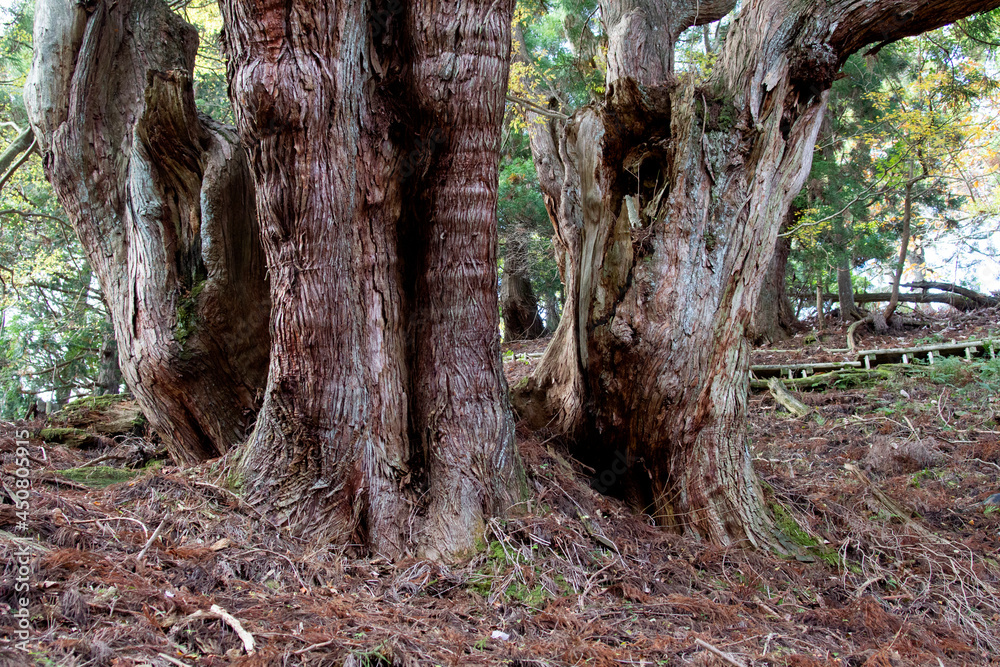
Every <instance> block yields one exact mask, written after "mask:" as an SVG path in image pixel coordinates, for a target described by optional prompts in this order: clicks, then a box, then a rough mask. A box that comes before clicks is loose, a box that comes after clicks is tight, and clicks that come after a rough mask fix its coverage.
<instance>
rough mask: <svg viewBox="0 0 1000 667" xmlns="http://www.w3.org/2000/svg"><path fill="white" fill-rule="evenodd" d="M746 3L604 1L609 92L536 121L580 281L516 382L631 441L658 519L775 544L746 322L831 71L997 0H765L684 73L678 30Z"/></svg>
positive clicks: (638, 475) (550, 199)
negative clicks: (752, 414) (750, 387)
mask: <svg viewBox="0 0 1000 667" xmlns="http://www.w3.org/2000/svg"><path fill="white" fill-rule="evenodd" d="M734 5H735V2H734V1H733V0H728V1H724V2H717V3H716V2H706V1H704V0H677V1H675V2H666V3H649V2H644V0H603V1H602V3H601V7H602V13H603V16H604V17H605V20H606V22H607V24H608V36H609V45H608V77H607V96H606V99H605V101H604V102H603V103H602V104H600V105H598V106H596V107H587V108H584V109H582V110H580V111H578V112H577V113H576V114H574V115H573V117H572V118H571V119H570V120H569V121H568V122H566V123H565V124H557V123H556V122H555V121H552V120H548V121H547V123H548V128H549V129H548V131H547V132H540V131H533V132H532V134H531V140H532V152H533V154H534V157H535V162H536V166H537V167H538V171H539V181H540V183H541V185H542V187H543V189H545V194H546V202H547V204H548V205H549V211H550V214H551V215H552V217H553V221H554V224H555V227H556V235H557V238H558V240H559V244H560V246H561V247H562V248H563V249H564V250H565V261H564V264H563V269H564V270H563V278H564V282H565V291H566V294H567V299H566V307H565V312H564V317H563V318H562V320H561V322H560V326H559V329H558V330H557V332H556V334H555V336H554V338H553V342H552V343H551V344H550V346H549V348H548V350H547V351H546V354H545V356H544V357H543V359H542V361H541V362H540V363H539V365H538V367H537V368H536V371H535V373H534V374H533V376H532V377H531V378H529V379H528V380H527V381H526V382H525V383H524V384H522V385H520V386H518V387H517V388H516V390H515V397H514V398H515V405H516V406H517V407H518V410H519V411H520V412H521V413H522V414H523V415H524V416H526V417H527V418H528V419H529V420H531V421H532V422H534V423H535V424H536V425H539V426H540V425H549V426H555V427H557V428H560V429H561V430H563V431H564V432H566V433H569V434H572V435H574V436H576V438H577V439H578V442H579V443H580V444H581V450H582V451H581V454H580V455H581V456H587V455H588V454H589V457H588V458H589V459H590V460H591V461H592V465H595V466H599V465H610V464H611V463H610V461H611V460H610V459H609V458H607V456H608V453H609V452H615V451H621V452H625V454H624V455H625V457H626V462H627V467H628V468H629V471H628V473H626V474H625V475H624V476H622V489H621V490H622V491H623V492H624V493H626V494H627V495H628V496H629V497H631V499H632V500H633V501H634V502H635V503H636V505H637V506H639V507H642V508H645V509H646V510H647V511H649V512H650V513H651V514H653V515H654V516H655V517H656V518H657V520H659V521H660V522H661V523H663V524H665V525H668V526H673V527H676V528H677V529H680V530H685V531H690V532H692V533H696V534H699V535H701V536H703V537H706V538H708V539H711V540H714V541H716V542H720V543H724V544H725V543H731V542H734V541H742V540H747V541H749V542H751V543H754V544H762V543H773V538H772V536H771V533H772V528H771V527H770V525H769V520H768V519H767V517H766V513H765V511H764V508H763V502H762V498H761V493H760V489H759V485H758V482H757V478H756V476H755V474H754V472H753V468H752V465H751V459H750V453H749V450H748V447H747V442H746V433H745V430H744V422H745V415H746V395H747V377H748V373H747V371H748V367H749V355H748V349H747V344H746V342H745V339H744V333H745V332H746V330H747V327H748V325H749V322H750V315H751V312H752V310H753V306H754V303H755V302H756V300H757V298H758V295H759V292H760V290H761V286H762V283H763V281H764V277H765V274H766V272H767V267H768V264H769V260H770V258H771V254H772V253H773V250H774V247H775V240H776V237H777V233H778V228H779V226H780V223H781V221H782V219H783V218H784V217H785V215H786V214H787V213H788V209H789V206H790V204H791V202H792V199H793V198H794V197H795V195H796V194H797V193H798V191H799V189H800V188H801V186H802V183H803V181H804V179H805V178H806V176H807V175H808V173H809V169H810V166H811V159H812V152H813V147H814V143H815V140H816V135H817V133H818V131H819V126H820V123H821V121H822V117H823V112H824V110H825V107H826V101H827V95H828V91H829V87H830V85H831V83H832V81H833V78H834V75H835V74H836V71H837V69H838V68H839V67H840V65H841V64H842V63H843V62H844V61H845V60H846V59H847V57H848V56H849V55H850V54H851V53H853V52H854V51H857V50H858V49H861V48H862V47H864V46H865V45H867V44H872V43H875V44H881V43H886V42H889V41H892V40H895V39H899V38H901V37H904V36H907V35H914V34H918V33H920V32H923V31H926V30H930V29H933V28H937V27H939V26H941V25H944V24H947V23H950V22H952V21H955V20H956V19H958V18H961V17H963V16H966V15H969V14H972V13H975V12H977V11H982V10H986V9H991V8H993V7H996V6H998V5H1000V0H972V1H968V0H950V1H949V0H936V1H935V0H828V1H825V2H809V1H805V0H795V1H792V2H789V0H750V1H749V2H747V3H744V7H743V9H742V10H741V13H740V16H739V17H738V18H737V19H736V20H735V21H734V23H733V26H732V28H731V29H730V32H729V35H728V36H727V39H726V42H725V44H724V45H723V47H722V50H721V52H720V57H719V60H718V62H717V64H716V66H715V68H714V70H713V75H712V77H711V79H710V80H709V81H707V82H706V83H705V85H704V86H697V87H696V86H695V85H693V84H690V83H685V84H681V83H678V82H677V81H676V80H675V79H674V77H673V76H672V71H671V68H672V57H673V56H672V51H673V45H674V41H675V39H676V36H677V35H678V34H679V33H680V31H681V30H683V29H684V28H685V27H687V26H689V25H694V24H697V23H698V22H700V21H702V20H710V18H709V16H712V17H718V16H719V15H721V13H724V12H726V11H728V10H730V9H731V8H732V7H733V6H734ZM664 36H665V37H667V39H664ZM602 459H603V463H602Z"/></svg>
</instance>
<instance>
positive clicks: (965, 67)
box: [787, 26, 996, 321]
mask: <svg viewBox="0 0 1000 667" xmlns="http://www.w3.org/2000/svg"><path fill="white" fill-rule="evenodd" d="M989 62H990V56H989V54H988V53H986V52H984V49H983V47H982V46H981V45H978V46H977V45H976V44H975V43H972V42H970V41H969V40H968V38H965V37H964V36H963V33H962V32H961V31H960V29H959V28H958V27H956V26H952V27H948V28H944V29H941V30H938V31H935V32H933V33H932V34H928V35H926V36H922V37H915V38H912V39H908V40H903V41H901V42H898V43H896V44H891V45H888V46H886V47H885V48H882V49H880V50H879V51H878V52H877V54H873V55H868V56H866V57H862V56H860V55H855V56H852V57H851V58H850V59H849V60H848V62H847V63H846V65H845V67H844V68H843V78H841V79H840V80H838V81H837V82H835V84H834V86H833V90H832V93H831V102H830V107H831V108H830V114H829V116H828V117H829V122H828V123H825V124H824V129H823V130H822V131H821V135H820V142H819V146H817V150H816V156H815V161H814V164H813V169H812V174H811V176H810V179H809V181H808V186H807V187H806V189H805V190H804V191H803V193H802V194H801V195H800V196H799V198H798V202H797V204H798V206H799V207H800V208H801V211H802V212H801V214H800V215H799V217H798V219H797V221H796V222H795V223H794V224H793V225H792V229H791V230H790V231H789V232H787V234H788V235H789V237H790V238H792V239H793V251H792V255H791V257H792V263H793V265H794V267H795V268H794V270H793V273H794V274H796V275H797V276H799V279H798V283H797V285H796V286H795V288H796V290H797V291H799V292H803V293H806V294H809V293H812V291H813V290H814V288H815V287H816V286H820V287H821V288H822V289H823V290H824V291H826V290H827V288H828V287H829V283H830V281H831V276H835V278H834V280H836V282H837V285H838V292H839V301H840V303H841V308H840V312H841V317H842V318H844V319H845V320H846V321H853V320H854V319H855V318H860V317H863V316H864V314H863V313H861V312H860V311H858V310H856V309H855V308H853V306H852V305H851V304H853V287H852V284H853V283H852V272H853V269H854V268H855V267H861V266H865V265H866V264H867V265H868V270H867V271H866V274H867V278H862V277H861V276H858V275H855V276H854V278H853V280H854V281H857V280H867V281H869V282H871V281H873V280H878V279H879V277H880V275H879V274H880V270H879V269H877V268H873V267H878V266H880V265H884V266H886V267H887V273H888V274H889V275H890V276H893V275H897V274H899V275H901V273H900V272H899V271H898V269H899V268H900V263H899V260H898V257H899V250H898V249H897V250H894V246H896V247H898V244H899V243H900V240H901V237H902V236H903V234H904V231H905V229H906V228H907V227H908V225H907V224H906V220H907V219H908V218H907V216H906V214H905V211H906V210H907V209H909V210H910V211H911V216H910V219H911V220H912V222H913V229H912V232H913V236H915V237H917V238H918V239H919V238H920V237H923V236H925V235H928V234H930V235H933V236H934V237H936V238H938V239H941V238H942V237H943V236H944V234H942V233H941V232H944V230H950V231H953V232H958V230H959V229H960V228H965V229H966V230H967V231H968V232H972V233H973V234H974V232H973V229H974V228H975V227H976V226H978V225H977V224H976V222H975V221H976V218H977V216H976V215H975V214H972V215H970V214H969V211H968V205H969V204H970V203H971V202H972V201H973V200H978V199H981V197H982V195H983V193H984V190H983V189H981V188H980V187H977V186H976V183H979V182H981V183H980V185H986V184H987V182H988V181H991V180H992V179H991V177H990V176H989V174H990V172H991V171H992V170H991V169H990V168H989V167H988V166H987V163H986V161H987V160H988V159H989V155H990V154H991V153H992V151H991V150H990V143H991V142H993V141H994V137H993V135H992V134H991V133H990V132H989V129H988V128H989V123H988V122H984V120H986V118H988V117H989V114H988V112H987V113H986V117H984V115H983V114H984V112H985V111H986V110H987V109H991V108H992V109H996V106H995V104H994V103H993V102H992V101H991V98H992V97H993V95H994V92H993V91H994V90H995V88H996V86H995V83H994V82H993V81H992V79H991V78H990V76H989V75H988V71H989V67H990V65H989ZM911 166H912V167H913V168H914V169H915V172H914V174H913V175H911V172H910V169H911ZM911 181H912V182H911ZM908 183H909V184H910V187H909V197H908V196H907V189H908V188H907V184H908ZM907 202H909V206H907ZM984 218H985V216H984V215H980V216H979V220H980V221H982V220H983V219H984ZM963 219H964V220H966V221H967V223H963V222H961V221H962V220H963ZM921 220H923V223H922V224H918V223H920V221H921ZM959 233H960V232H959ZM928 240H929V239H928ZM893 256H895V257H896V258H897V259H896V261H895V262H891V258H892V257H893ZM889 282H892V278H891V277H890V278H889ZM845 303H846V304H848V305H847V307H845V306H844V304H845ZM883 314H884V315H891V312H888V311H886V312H884V313H883Z"/></svg>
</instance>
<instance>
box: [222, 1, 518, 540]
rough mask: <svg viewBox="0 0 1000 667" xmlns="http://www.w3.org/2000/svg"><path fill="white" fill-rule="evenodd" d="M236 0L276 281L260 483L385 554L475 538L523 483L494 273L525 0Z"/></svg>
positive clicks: (329, 533)
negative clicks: (514, 59)
mask: <svg viewBox="0 0 1000 667" xmlns="http://www.w3.org/2000/svg"><path fill="white" fill-rule="evenodd" d="M222 8H223V15H224V19H225V23H226V26H227V28H226V29H227V40H228V41H227V44H226V45H225V50H226V51H227V53H228V56H229V59H230V61H229V66H230V72H229V74H230V81H231V91H232V95H233V98H234V103H235V108H236V115H237V121H238V125H239V128H240V132H241V134H242V136H243V137H244V139H245V143H246V145H247V146H248V148H249V154H250V161H251V166H252V170H253V174H254V178H255V181H256V183H257V192H258V197H259V201H260V211H261V225H262V228H263V230H262V231H263V238H264V247H265V252H266V255H267V264H268V269H269V275H270V279H271V295H272V302H273V303H274V310H273V313H272V330H273V333H274V337H273V344H272V349H271V366H270V372H269V376H268V384H267V390H266V392H265V397H264V405H263V408H262V410H261V414H260V416H259V418H258V421H257V426H256V429H255V431H254V433H253V436H252V438H251V439H250V441H249V442H248V444H247V448H246V450H245V451H244V452H243V455H242V457H241V460H240V461H239V463H238V467H239V470H240V473H241V478H242V483H243V485H244V489H245V491H246V493H247V497H248V498H249V500H250V501H251V502H253V503H255V504H257V505H259V506H261V508H262V509H263V510H264V511H266V512H267V513H268V514H270V515H271V517H272V519H273V520H274V521H276V522H279V523H282V524H285V525H288V526H289V527H290V528H291V529H292V530H293V532H295V533H298V534H304V535H308V536H310V537H315V538H325V539H330V540H334V541H338V542H341V543H346V542H353V543H360V544H365V545H368V546H369V547H370V548H371V549H372V550H374V551H376V552H380V553H383V554H387V555H398V554H401V553H403V552H404V551H405V550H407V549H409V548H411V547H413V548H416V549H417V550H418V551H420V552H421V553H423V554H425V555H428V556H432V557H435V556H452V555H456V554H459V553H461V552H463V551H465V550H468V549H471V548H472V547H473V545H474V541H475V540H476V539H477V538H478V536H479V535H481V533H482V529H483V526H484V522H485V521H486V519H487V518H488V517H489V516H491V515H494V514H496V513H499V512H503V511H504V510H506V509H507V508H508V507H509V506H510V505H512V504H513V503H515V502H516V501H517V499H518V497H519V496H520V494H521V486H522V484H523V481H522V473H521V467H520V462H519V459H518V457H517V453H516V450H515V448H514V443H513V429H512V418H511V413H510V408H509V404H508V401H507V396H506V386H505V382H504V380H503V376H502V374H501V368H500V360H499V339H498V326H499V321H498V319H499V316H498V310H497V295H496V288H495V285H496V255H497V242H496V225H497V221H496V196H497V168H498V150H497V142H498V139H499V128H500V121H501V114H502V111H503V100H504V90H505V84H506V77H507V62H508V58H509V49H510V32H509V26H510V18H511V12H512V3H510V2H508V1H504V2H501V3H499V4H497V3H490V2H458V1H452V2H444V3H436V4H431V3H423V2H417V3H413V4H407V5H406V6H405V7H404V6H403V5H401V4H398V3H396V4H391V3H387V4H385V5H384V6H383V5H381V4H380V3H377V2H376V3H374V5H369V4H367V3H364V2H361V1H360V0H348V1H347V2H342V3H336V4H324V3H313V2H305V1H301V2H300V1H292V2H288V3H283V4H280V5H275V4H274V3H267V2H260V1H253V0H224V1H223V2H222Z"/></svg>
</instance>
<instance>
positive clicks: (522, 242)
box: [500, 227, 545, 342]
mask: <svg viewBox="0 0 1000 667" xmlns="http://www.w3.org/2000/svg"><path fill="white" fill-rule="evenodd" d="M526 237H527V232H526V231H525V230H524V229H522V228H520V227H516V228H514V229H512V230H510V232H509V233H508V237H507V243H506V252H505V253H504V262H503V274H502V276H501V279H500V311H501V312H502V313H503V333H504V340H505V341H507V342H510V341H515V340H532V339H535V338H539V337H541V336H542V335H544V334H545V324H544V323H543V322H542V318H541V316H540V315H539V314H538V299H537V298H535V292H534V291H533V290H532V289H531V279H530V278H529V277H528V268H529V261H528V243H527V238H526Z"/></svg>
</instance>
